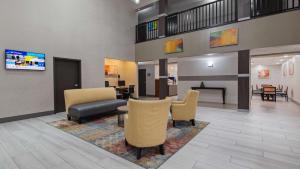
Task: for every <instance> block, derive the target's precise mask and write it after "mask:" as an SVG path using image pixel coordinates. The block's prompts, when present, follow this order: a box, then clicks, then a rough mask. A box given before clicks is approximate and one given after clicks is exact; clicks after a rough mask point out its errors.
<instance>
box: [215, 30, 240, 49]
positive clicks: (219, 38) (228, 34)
mask: <svg viewBox="0 0 300 169" xmlns="http://www.w3.org/2000/svg"><path fill="white" fill-rule="evenodd" d="M237 44H238V29H236V28H231V29H226V30H223V31H218V32H211V33H210V47H211V48H215V47H221V46H230V45H237Z"/></svg>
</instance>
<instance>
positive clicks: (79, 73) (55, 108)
mask: <svg viewBox="0 0 300 169" xmlns="http://www.w3.org/2000/svg"><path fill="white" fill-rule="evenodd" d="M57 60H62V61H72V62H78V63H79V68H78V71H79V72H78V76H79V77H78V79H79V84H78V87H79V88H81V87H82V85H81V83H82V79H81V77H82V75H81V60H80V59H71V58H61V57H55V56H54V57H53V88H54V113H55V114H56V113H57V111H56V110H57V107H56V91H57V89H56V86H55V84H56V80H55V62H56V61H57Z"/></svg>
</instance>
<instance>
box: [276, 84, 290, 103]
mask: <svg viewBox="0 0 300 169" xmlns="http://www.w3.org/2000/svg"><path fill="white" fill-rule="evenodd" d="M282 88H283V87H282ZM277 95H278V96H281V97H285V100H286V101H289V87H288V86H287V87H286V89H285V91H284V92H279V93H277Z"/></svg>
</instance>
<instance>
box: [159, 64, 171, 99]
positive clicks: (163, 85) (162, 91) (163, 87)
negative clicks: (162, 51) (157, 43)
mask: <svg viewBox="0 0 300 169" xmlns="http://www.w3.org/2000/svg"><path fill="white" fill-rule="evenodd" d="M167 96H169V86H168V59H159V99H165V98H166V97H167Z"/></svg>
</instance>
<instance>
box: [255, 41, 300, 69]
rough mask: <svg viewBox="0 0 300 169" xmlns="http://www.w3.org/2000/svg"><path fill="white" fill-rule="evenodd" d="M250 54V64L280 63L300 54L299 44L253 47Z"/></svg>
mask: <svg viewBox="0 0 300 169" xmlns="http://www.w3.org/2000/svg"><path fill="white" fill-rule="evenodd" d="M250 54H251V56H252V58H251V65H266V66H270V65H282V64H283V63H284V62H286V61H287V60H288V59H290V58H292V57H294V56H295V55H299V54H300V45H288V46H278V47H269V48H260V49H253V50H251V52H250Z"/></svg>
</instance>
